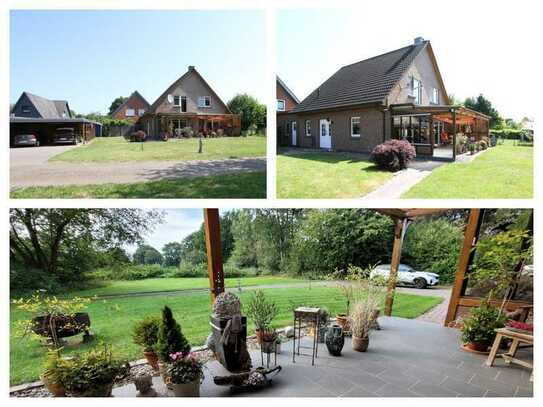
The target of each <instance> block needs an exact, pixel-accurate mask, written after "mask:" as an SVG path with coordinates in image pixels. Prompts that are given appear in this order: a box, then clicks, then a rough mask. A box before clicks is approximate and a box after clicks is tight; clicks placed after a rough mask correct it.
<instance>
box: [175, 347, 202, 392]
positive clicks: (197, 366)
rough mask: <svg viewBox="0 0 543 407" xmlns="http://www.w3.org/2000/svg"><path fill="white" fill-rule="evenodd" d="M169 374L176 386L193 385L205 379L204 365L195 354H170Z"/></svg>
mask: <svg viewBox="0 0 543 407" xmlns="http://www.w3.org/2000/svg"><path fill="white" fill-rule="evenodd" d="M167 373H168V377H169V378H170V380H171V381H172V383H174V384H184V383H191V382H193V381H195V380H202V379H203V377H204V374H203V364H202V362H200V360H199V359H198V356H197V355H196V354H195V353H193V352H189V353H182V352H176V353H172V354H170V362H169V363H168V368H167Z"/></svg>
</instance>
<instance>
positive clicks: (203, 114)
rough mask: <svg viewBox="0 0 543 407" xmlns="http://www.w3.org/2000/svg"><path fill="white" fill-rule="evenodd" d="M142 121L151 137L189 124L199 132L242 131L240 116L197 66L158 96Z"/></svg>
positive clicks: (171, 133) (170, 133) (175, 131)
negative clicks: (206, 79)
mask: <svg viewBox="0 0 543 407" xmlns="http://www.w3.org/2000/svg"><path fill="white" fill-rule="evenodd" d="M139 125H140V126H141V128H142V129H143V130H144V131H145V132H146V133H147V134H148V135H149V137H151V138H165V137H175V136H180V135H181V134H182V133H183V131H184V129H186V128H191V129H192V130H193V131H194V133H195V134H198V133H203V134H210V133H211V132H217V131H219V130H221V131H222V132H224V134H225V135H230V136H239V135H240V133H241V118H240V116H239V115H236V114H233V113H232V112H231V111H230V109H229V108H228V106H226V104H225V103H224V102H223V101H222V100H221V98H220V97H219V96H218V95H217V93H215V91H214V90H213V89H212V88H211V86H209V84H208V83H207V82H206V81H205V79H204V78H203V77H202V76H201V75H200V73H199V72H198V71H197V70H196V68H195V67H194V66H189V67H188V70H187V72H186V73H185V74H184V75H182V76H181V77H180V78H179V79H177V80H176V81H175V82H174V83H173V84H172V85H170V86H169V87H168V88H167V89H166V90H165V91H164V93H162V95H160V96H159V97H158V98H157V100H156V101H155V102H154V103H153V104H152V105H151V106H150V107H149V109H148V111H147V112H146V113H145V114H144V115H143V116H142V117H141V118H140V120H139Z"/></svg>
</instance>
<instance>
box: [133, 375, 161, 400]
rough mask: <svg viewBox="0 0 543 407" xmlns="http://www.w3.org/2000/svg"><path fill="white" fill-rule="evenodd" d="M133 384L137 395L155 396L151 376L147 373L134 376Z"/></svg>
mask: <svg viewBox="0 0 543 407" xmlns="http://www.w3.org/2000/svg"><path fill="white" fill-rule="evenodd" d="M134 385H135V386H136V390H137V391H138V394H137V397H156V396H157V393H156V390H155V389H153V376H151V375H150V374H148V373H139V374H138V375H137V376H136V377H134Z"/></svg>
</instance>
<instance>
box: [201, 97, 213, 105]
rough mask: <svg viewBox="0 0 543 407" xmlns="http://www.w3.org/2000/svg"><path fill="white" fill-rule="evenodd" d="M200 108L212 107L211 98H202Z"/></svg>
mask: <svg viewBox="0 0 543 407" xmlns="http://www.w3.org/2000/svg"><path fill="white" fill-rule="evenodd" d="M198 107H211V97H210V96H200V97H199V98H198Z"/></svg>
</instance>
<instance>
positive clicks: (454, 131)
mask: <svg viewBox="0 0 543 407" xmlns="http://www.w3.org/2000/svg"><path fill="white" fill-rule="evenodd" d="M452 127H453V145H452V150H453V161H456V110H455V109H454V108H453V111H452Z"/></svg>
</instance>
